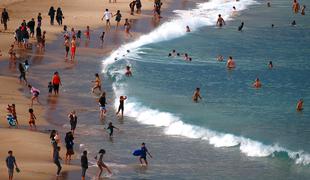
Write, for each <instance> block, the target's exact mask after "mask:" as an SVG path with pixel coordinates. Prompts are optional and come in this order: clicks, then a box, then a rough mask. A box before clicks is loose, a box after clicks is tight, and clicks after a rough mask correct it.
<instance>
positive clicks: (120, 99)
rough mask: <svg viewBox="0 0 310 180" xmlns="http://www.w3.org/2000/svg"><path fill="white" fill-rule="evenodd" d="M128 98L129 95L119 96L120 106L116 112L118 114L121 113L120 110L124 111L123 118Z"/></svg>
mask: <svg viewBox="0 0 310 180" xmlns="http://www.w3.org/2000/svg"><path fill="white" fill-rule="evenodd" d="M126 99H127V96H120V97H119V106H118V111H117V113H116V115H118V114H119V112H120V111H122V118H123V115H124V101H125V100H126Z"/></svg>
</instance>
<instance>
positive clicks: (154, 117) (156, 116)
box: [103, 0, 310, 165]
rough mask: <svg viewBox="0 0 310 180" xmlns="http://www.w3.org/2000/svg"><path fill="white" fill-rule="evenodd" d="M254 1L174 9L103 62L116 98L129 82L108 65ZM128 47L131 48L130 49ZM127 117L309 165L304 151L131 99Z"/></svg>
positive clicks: (252, 153)
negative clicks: (218, 128) (217, 128)
mask: <svg viewBox="0 0 310 180" xmlns="http://www.w3.org/2000/svg"><path fill="white" fill-rule="evenodd" d="M255 3H256V2H255V1H253V0H240V1H239V2H236V1H235V0H211V1H209V2H206V3H201V4H198V5H197V8H196V9H192V10H178V11H175V13H176V14H177V18H175V19H173V20H171V21H168V22H166V23H164V24H162V25H161V26H160V27H158V28H157V29H155V30H154V31H152V32H150V33H149V34H146V35H143V36H141V37H139V38H138V39H137V40H135V41H133V42H131V43H128V44H124V45H122V46H121V47H120V48H118V49H117V50H115V51H114V52H112V54H111V55H110V56H109V57H108V58H107V59H105V60H104V61H103V72H107V73H108V74H109V75H110V76H112V77H113V78H115V83H113V90H114V92H115V95H116V97H119V96H121V95H124V94H126V91H125V89H126V84H125V83H123V82H122V79H123V74H124V72H123V71H122V70H120V69H123V67H118V68H115V67H113V69H109V67H110V66H109V65H110V64H113V63H114V62H116V60H122V59H124V57H126V59H131V58H134V56H135V55H136V54H137V51H138V50H139V48H140V47H141V46H144V45H147V44H151V43H157V42H161V41H167V40H170V39H173V38H178V37H181V36H184V35H186V32H185V27H186V26H187V25H188V26H190V28H191V30H192V31H195V30H197V29H198V28H201V27H204V26H212V25H215V23H216V19H217V15H218V14H222V17H223V18H224V19H225V20H226V21H229V20H231V19H232V18H233V17H232V7H233V6H235V7H236V9H237V10H238V11H242V10H245V9H246V8H247V7H248V6H250V5H252V4H255ZM127 50H130V52H128V51H127ZM117 105H118V99H115V108H117ZM126 116H130V117H133V118H134V119H136V120H137V121H138V122H140V123H142V124H147V125H152V126H156V127H162V128H163V129H164V133H165V134H167V135H174V136H183V137H187V138H196V139H202V140H206V141H208V142H209V143H210V144H211V145H214V146H215V147H223V148H224V147H238V148H239V149H240V152H241V153H243V154H245V155H247V156H250V157H268V156H271V157H272V156H276V154H277V153H286V154H287V156H288V157H289V158H291V159H292V160H294V161H295V163H296V164H303V165H306V164H309V163H310V154H308V153H306V152H303V151H291V150H288V149H286V148H283V147H281V146H279V145H277V144H273V145H265V144H263V143H261V142H259V141H255V140H252V139H249V138H246V137H242V136H236V135H233V134H225V133H220V132H216V131H213V130H210V129H207V128H202V127H198V126H195V125H191V124H187V123H184V122H183V121H182V120H181V119H180V118H179V117H178V116H176V115H174V114H171V113H168V112H161V111H158V110H155V109H151V108H148V107H146V106H143V105H141V104H140V103H139V102H136V101H135V100H134V99H133V98H129V99H128V100H127V102H126Z"/></svg>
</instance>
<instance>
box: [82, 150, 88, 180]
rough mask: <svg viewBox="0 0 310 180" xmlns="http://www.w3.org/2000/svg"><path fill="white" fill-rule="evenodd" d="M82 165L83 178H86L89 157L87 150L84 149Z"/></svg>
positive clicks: (83, 179)
mask: <svg viewBox="0 0 310 180" xmlns="http://www.w3.org/2000/svg"><path fill="white" fill-rule="evenodd" d="M81 167H82V175H81V176H82V180H85V175H86V171H87V169H88V158H87V151H83V155H82V156H81Z"/></svg>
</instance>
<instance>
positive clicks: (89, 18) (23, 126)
mask: <svg viewBox="0 0 310 180" xmlns="http://www.w3.org/2000/svg"><path fill="white" fill-rule="evenodd" d="M129 2H131V1H130V0H118V1H117V3H108V0H104V1H103V0H92V2H91V3H89V1H87V0H66V1H59V0H51V1H42V0H2V1H0V11H1V12H2V9H3V8H7V10H8V12H9V15H10V21H9V22H8V30H7V31H4V30H3V26H2V25H0V39H1V41H0V50H1V51H2V56H0V59H4V60H7V59H8V48H9V46H10V44H12V43H13V42H14V31H15V29H16V28H17V27H18V26H19V25H20V23H21V22H22V20H23V19H25V20H26V21H29V20H30V19H31V18H35V20H36V17H37V14H38V13H39V12H41V13H42V16H43V21H42V31H43V30H45V31H47V43H48V42H52V41H53V40H55V39H56V38H57V36H58V35H59V33H60V32H61V31H62V29H63V27H62V26H58V25H54V26H51V25H50V24H49V17H48V15H47V14H48V10H49V8H50V6H54V7H55V9H56V8H58V7H61V8H62V10H63V13H64V17H65V19H64V21H63V24H64V25H67V26H68V28H69V29H71V27H74V28H75V29H76V30H81V31H82V32H83V31H84V30H85V29H86V26H90V28H91V30H92V29H98V28H99V29H100V28H104V24H105V22H104V21H102V20H101V18H102V16H103V13H104V10H105V9H106V8H108V9H109V10H110V12H112V13H113V14H115V12H116V11H117V10H120V11H121V13H122V21H121V23H120V25H121V26H123V24H124V19H125V18H129V19H137V18H141V17H146V15H143V11H144V10H152V9H153V0H144V1H142V3H143V7H142V14H139V15H134V16H132V15H130V14H129V11H130V9H129V7H128V4H129ZM112 19H113V20H112V21H111V24H112V26H113V25H115V24H116V22H115V21H114V18H112ZM122 29H123V27H122ZM30 40H31V41H32V42H33V41H35V39H34V38H32V39H30ZM105 51H106V50H105ZM0 84H5V86H1V87H0V118H1V119H2V121H0V127H1V129H0V140H1V141H0V147H1V151H0V158H1V159H3V162H2V163H0V175H1V177H7V169H6V166H5V162H4V159H5V157H6V156H7V151H8V150H13V152H14V156H15V157H16V159H17V163H18V165H19V167H20V169H21V173H19V174H17V173H15V178H14V179H17V180H18V179H20V180H30V179H31V180H42V179H55V173H56V166H55V165H54V164H53V162H52V159H51V158H52V154H51V153H52V152H51V151H52V147H51V144H50V140H49V136H48V135H47V134H44V133H40V132H35V131H30V130H27V129H28V126H29V125H28V121H29V113H28V109H29V107H30V98H29V97H30V95H29V97H26V96H24V93H25V92H28V91H29V90H28V88H27V87H26V86H24V85H21V84H19V81H18V79H17V78H12V77H5V76H0ZM12 103H14V104H15V105H16V110H17V117H18V122H19V128H18V129H8V123H7V121H6V114H7V112H6V107H7V105H8V104H12ZM33 108H34V110H35V115H36V116H37V120H36V124H37V126H38V129H40V128H41V130H42V127H45V129H46V127H48V126H49V123H48V122H47V121H46V119H45V117H44V115H45V110H46V107H43V106H39V105H36V104H35V105H34V107H33ZM64 153H65V147H64V146H62V151H61V157H64ZM75 170H79V166H75V165H71V166H65V165H64V166H63V171H70V172H73V171H75ZM78 173H79V171H78ZM76 176H77V175H76V174H73V175H72V174H71V175H70V174H69V176H68V177H74V179H76ZM68 177H67V179H68ZM5 179H6V178H5ZM63 179H66V178H65V177H63Z"/></svg>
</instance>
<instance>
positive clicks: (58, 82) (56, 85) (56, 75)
mask: <svg viewBox="0 0 310 180" xmlns="http://www.w3.org/2000/svg"><path fill="white" fill-rule="evenodd" d="M52 84H53V88H54V93H55V95H58V93H59V85H62V84H61V80H60V76H59V73H58V72H57V71H56V72H54V75H53V78H52Z"/></svg>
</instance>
